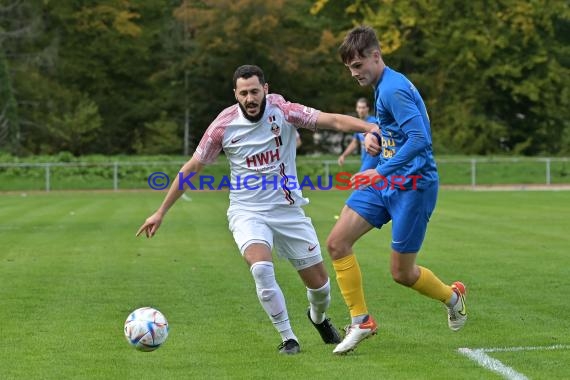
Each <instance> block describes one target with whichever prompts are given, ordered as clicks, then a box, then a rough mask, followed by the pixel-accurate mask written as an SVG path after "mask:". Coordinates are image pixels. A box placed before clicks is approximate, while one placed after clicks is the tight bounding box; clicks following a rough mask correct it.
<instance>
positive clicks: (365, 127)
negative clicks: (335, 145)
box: [317, 112, 378, 132]
mask: <svg viewBox="0 0 570 380" xmlns="http://www.w3.org/2000/svg"><path fill="white" fill-rule="evenodd" d="M317 128H321V129H332V130H335V131H339V132H374V131H378V126H377V125H376V124H371V123H367V122H365V121H362V120H360V119H358V118H356V117H352V116H348V115H342V114H339V113H327V112H321V113H319V116H318V117H317Z"/></svg>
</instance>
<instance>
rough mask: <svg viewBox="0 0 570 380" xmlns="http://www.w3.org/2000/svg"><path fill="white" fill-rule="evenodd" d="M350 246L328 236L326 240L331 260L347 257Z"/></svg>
mask: <svg viewBox="0 0 570 380" xmlns="http://www.w3.org/2000/svg"><path fill="white" fill-rule="evenodd" d="M350 248H351V247H350V245H349V244H347V243H345V242H343V241H342V240H341V239H338V238H336V237H334V236H332V235H331V236H329V237H328V239H327V251H328V252H329V255H330V257H331V259H333V260H337V259H340V258H342V257H344V256H346V255H347V253H349V252H350Z"/></svg>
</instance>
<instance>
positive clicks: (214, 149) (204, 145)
mask: <svg viewBox="0 0 570 380" xmlns="http://www.w3.org/2000/svg"><path fill="white" fill-rule="evenodd" d="M238 115H239V113H238V105H237V104H234V105H233V106H231V107H228V108H226V109H225V110H223V111H222V112H220V114H219V115H218V117H217V118H216V119H215V120H214V121H213V122H212V124H210V126H209V127H208V129H206V132H204V136H202V139H201V140H200V144H198V147H197V148H196V151H195V152H194V157H195V158H196V159H197V160H198V161H200V162H201V163H202V164H211V163H213V162H215V161H216V158H217V157H218V156H219V154H220V152H221V151H222V141H223V139H224V132H225V131H226V127H227V126H228V125H229V124H230V123H231V122H232V120H234V119H235V118H236V117H238Z"/></svg>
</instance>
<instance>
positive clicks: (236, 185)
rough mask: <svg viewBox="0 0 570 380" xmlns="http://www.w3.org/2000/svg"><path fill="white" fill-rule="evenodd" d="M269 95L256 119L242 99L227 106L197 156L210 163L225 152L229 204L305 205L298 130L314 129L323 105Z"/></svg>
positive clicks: (252, 207)
mask: <svg viewBox="0 0 570 380" xmlns="http://www.w3.org/2000/svg"><path fill="white" fill-rule="evenodd" d="M266 100H267V102H266V107H265V112H264V114H263V117H262V118H261V120H259V121H258V122H255V123H254V122H251V121H249V120H247V119H246V118H245V117H244V116H243V113H242V110H241V109H240V107H239V105H238V104H237V103H236V104H234V105H233V106H231V107H228V108H226V109H225V110H223V111H222V112H221V113H220V114H219V115H218V117H217V118H216V119H215V120H214V121H213V122H212V124H210V126H209V127H208V129H207V130H206V132H205V133H204V136H203V137H202V140H201V141H200V144H199V145H198V148H197V149H196V152H194V157H195V158H196V159H197V160H198V161H200V162H201V163H203V164H210V163H213V162H214V161H215V160H216V158H217V157H218V155H219V154H220V152H221V151H222V150H223V151H224V152H225V154H226V157H227V159H228V160H229V162H230V171H231V186H230V206H240V207H241V208H244V209H250V210H261V209H268V208H271V206H274V205H290V206H297V207H299V206H302V205H305V204H307V203H308V200H307V199H305V198H303V195H302V193H301V191H300V190H299V189H298V187H299V185H298V183H299V178H298V177H297V167H296V164H295V157H296V130H297V128H307V129H310V130H312V131H315V130H316V121H317V117H318V115H319V113H320V111H318V110H316V109H314V108H311V107H306V106H304V105H301V104H297V103H290V102H288V101H286V100H285V99H284V98H283V97H282V96H281V95H278V94H269V95H267V96H266ZM219 182H220V180H219V179H217V178H216V183H219ZM226 188H227V187H226Z"/></svg>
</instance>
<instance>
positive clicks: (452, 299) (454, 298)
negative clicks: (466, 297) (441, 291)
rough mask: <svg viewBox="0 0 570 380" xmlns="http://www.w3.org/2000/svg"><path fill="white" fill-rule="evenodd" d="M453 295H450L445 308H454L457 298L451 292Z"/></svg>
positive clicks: (455, 294)
mask: <svg viewBox="0 0 570 380" xmlns="http://www.w3.org/2000/svg"><path fill="white" fill-rule="evenodd" d="M452 293H453V294H452V295H451V298H450V299H449V303H448V304H447V306H450V307H451V306H454V305H455V304H456V303H457V301H459V296H458V295H457V293H455V292H452Z"/></svg>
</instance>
